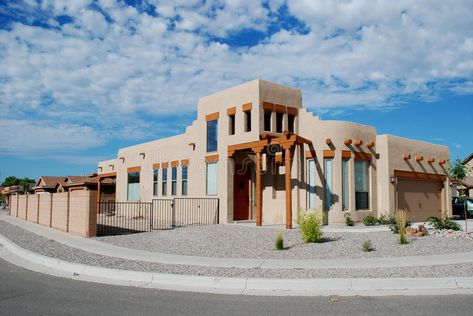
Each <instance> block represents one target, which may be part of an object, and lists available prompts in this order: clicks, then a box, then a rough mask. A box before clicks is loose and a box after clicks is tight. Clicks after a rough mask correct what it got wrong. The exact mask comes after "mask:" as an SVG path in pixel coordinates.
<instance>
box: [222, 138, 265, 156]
mask: <svg viewBox="0 0 473 316" xmlns="http://www.w3.org/2000/svg"><path fill="white" fill-rule="evenodd" d="M268 143H269V140H268V139H262V140H257V141H254V142H248V143H242V144H236V145H230V146H228V147H227V151H228V157H230V158H231V157H233V155H234V154H235V151H237V150H243V149H251V150H252V149H253V148H259V147H265V146H267V145H268Z"/></svg>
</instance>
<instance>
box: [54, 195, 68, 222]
mask: <svg viewBox="0 0 473 316" xmlns="http://www.w3.org/2000/svg"><path fill="white" fill-rule="evenodd" d="M68 196H69V193H68V192H64V193H55V194H52V199H53V208H52V212H51V214H52V215H51V216H52V217H51V219H52V220H51V227H53V228H56V229H59V230H62V231H67V215H68V200H69V198H68Z"/></svg>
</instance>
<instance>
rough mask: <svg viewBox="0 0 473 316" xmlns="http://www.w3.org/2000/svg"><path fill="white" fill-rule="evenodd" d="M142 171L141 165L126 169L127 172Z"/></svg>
mask: <svg viewBox="0 0 473 316" xmlns="http://www.w3.org/2000/svg"><path fill="white" fill-rule="evenodd" d="M140 171H141V167H140V166H138V167H130V168H127V169H126V172H140Z"/></svg>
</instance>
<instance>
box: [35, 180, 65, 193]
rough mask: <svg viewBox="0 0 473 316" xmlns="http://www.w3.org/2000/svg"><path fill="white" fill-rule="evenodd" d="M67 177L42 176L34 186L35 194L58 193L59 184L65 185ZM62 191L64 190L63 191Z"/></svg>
mask: <svg viewBox="0 0 473 316" xmlns="http://www.w3.org/2000/svg"><path fill="white" fill-rule="evenodd" d="M65 180H66V177H55V176H41V177H39V178H38V180H36V185H35V186H34V187H33V189H34V193H35V194H45V193H56V192H58V184H59V185H63V184H64V181H65ZM61 192H62V191H61Z"/></svg>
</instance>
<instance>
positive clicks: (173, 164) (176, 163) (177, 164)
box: [171, 160, 179, 167]
mask: <svg viewBox="0 0 473 316" xmlns="http://www.w3.org/2000/svg"><path fill="white" fill-rule="evenodd" d="M177 166H179V160H173V161H171V167H177Z"/></svg>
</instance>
